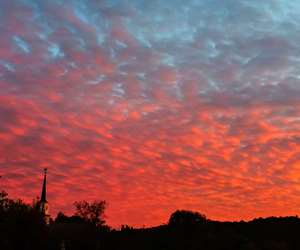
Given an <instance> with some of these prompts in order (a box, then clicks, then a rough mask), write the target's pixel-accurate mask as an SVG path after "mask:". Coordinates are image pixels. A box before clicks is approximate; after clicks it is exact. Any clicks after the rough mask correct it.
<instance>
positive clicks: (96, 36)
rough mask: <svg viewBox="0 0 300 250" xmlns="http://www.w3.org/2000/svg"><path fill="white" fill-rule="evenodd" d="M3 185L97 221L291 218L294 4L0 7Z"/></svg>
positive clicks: (18, 2)
mask: <svg viewBox="0 0 300 250" xmlns="http://www.w3.org/2000/svg"><path fill="white" fill-rule="evenodd" d="M0 4H1V8H0V9H1V10H0V36H1V40H0V170H1V174H2V175H3V178H2V180H1V186H2V185H3V186H4V188H5V189H6V190H7V191H8V192H9V193H10V194H11V195H12V196H14V197H21V198H23V199H25V200H31V199H32V198H34V197H35V196H36V195H37V194H39V191H40V184H41V183H40V173H41V169H42V168H44V167H48V168H49V173H50V174H49V185H50V186H49V201H50V203H51V207H52V208H53V210H52V213H53V214H55V213H56V212H57V211H59V210H63V211H64V212H71V211H72V203H73V201H74V200H79V199H87V200H93V199H105V200H107V201H108V203H109V207H108V211H107V216H108V223H109V224H111V225H115V226H118V225H120V224H125V223H126V224H131V225H136V226H140V225H143V224H145V225H156V224H159V223H163V222H165V221H166V220H167V218H168V216H169V214H170V213H171V212H172V211H173V210H175V209H177V208H184V209H194V210H199V211H201V212H203V213H205V214H206V215H207V216H208V217H210V218H213V219H221V220H235V219H236V220H239V219H250V218H253V217H255V216H268V215H287V214H297V213H299V207H300V198H299V192H300V185H299V178H300V175H299V169H300V156H299V155H300V119H299V117H300V112H299V110H300V87H299V86H300V85H299V79H300V78H299V76H300V72H299V71H300V62H299V59H298V58H299V55H300V43H299V41H300V35H299V34H300V32H299V27H298V26H299V25H298V24H299V22H300V3H299V1H297V0H290V1H285V0H277V1H259V0H251V1H250V0H243V1H233V0H228V1H217V0H206V1H195V0H193V1H192V0H187V1H179V0H172V1H171V0H170V1H169V0H168V1H146V0H145V1H141V0H132V1H120V0H114V1H113V0H109V1H96V0H89V1H87V0H86V1H84V0H82V1H76V0H69V1H58V0H52V1H33V0H1V1H0Z"/></svg>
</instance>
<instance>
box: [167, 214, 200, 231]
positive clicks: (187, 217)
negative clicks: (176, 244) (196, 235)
mask: <svg viewBox="0 0 300 250" xmlns="http://www.w3.org/2000/svg"><path fill="white" fill-rule="evenodd" d="M205 222H206V217H205V215H203V214H200V213H198V212H193V211H188V210H177V211H175V212H174V213H173V214H171V216H170V219H169V223H168V225H169V226H171V227H192V226H197V225H200V224H204V223H205Z"/></svg>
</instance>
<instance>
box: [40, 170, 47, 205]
mask: <svg viewBox="0 0 300 250" xmlns="http://www.w3.org/2000/svg"><path fill="white" fill-rule="evenodd" d="M46 181H47V168H44V182H43V188H42V194H41V200H40V202H47V199H46Z"/></svg>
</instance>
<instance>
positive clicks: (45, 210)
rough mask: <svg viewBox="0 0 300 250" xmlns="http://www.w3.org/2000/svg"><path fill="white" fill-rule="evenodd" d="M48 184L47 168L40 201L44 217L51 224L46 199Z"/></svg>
mask: <svg viewBox="0 0 300 250" xmlns="http://www.w3.org/2000/svg"><path fill="white" fill-rule="evenodd" d="M46 184H47V168H45V169H44V181H43V187H42V194H41V199H40V201H39V208H40V211H41V213H42V214H43V216H44V219H45V222H46V223H47V224H49V222H50V214H49V204H48V201H47V198H46Z"/></svg>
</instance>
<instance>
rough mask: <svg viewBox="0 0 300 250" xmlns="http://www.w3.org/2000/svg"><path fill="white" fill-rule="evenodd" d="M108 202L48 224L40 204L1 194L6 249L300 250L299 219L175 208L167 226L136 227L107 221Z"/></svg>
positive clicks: (81, 205) (0, 232)
mask: <svg viewBox="0 0 300 250" xmlns="http://www.w3.org/2000/svg"><path fill="white" fill-rule="evenodd" d="M105 208H106V202H105V201H95V202H91V203H90V202H87V201H78V202H75V203H74V214H73V215H72V216H67V215H65V214H63V213H61V212H60V213H58V215H57V216H56V218H54V219H52V220H51V221H50V224H49V225H46V224H45V222H44V220H43V215H42V214H41V213H40V211H39V208H38V206H37V203H36V202H33V203H32V204H26V203H24V202H22V201H21V200H12V199H10V198H9V197H8V195H7V193H5V192H1V193H0V249H1V250H2V249H3V250H19V249H20V250H21V249H22V250H35V249H36V250H37V249H39V250H41V249H43V250H44V249H45V250H81V249H82V250H100V249H103V250H122V249H124V250H127V249H128V250H153V249H154V250H185V249H186V250H202V249H203V250H226V249H228V250H239V249H240V250H286V249H300V240H299V233H300V219H299V218H298V217H297V216H293V217H279V218H278V217H270V218H265V219H263V218H259V219H254V220H252V221H250V222H244V221H240V222H218V221H212V220H209V219H207V218H206V217H205V216H204V215H203V214H200V213H198V212H193V211H186V210H178V211H175V212H174V213H173V214H172V215H171V216H170V218H169V221H168V222H167V224H165V225H161V226H158V227H153V228H142V229H137V228H133V227H130V226H128V225H123V226H122V227H121V228H120V229H119V230H116V229H112V228H110V227H109V226H107V225H106V223H105V220H104V212H105Z"/></svg>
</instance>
